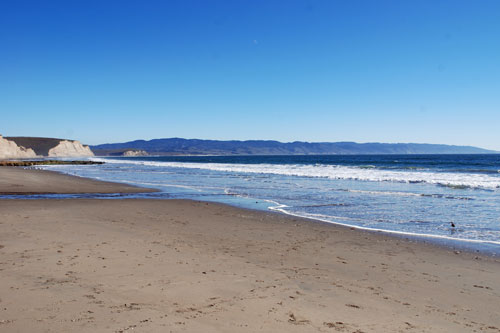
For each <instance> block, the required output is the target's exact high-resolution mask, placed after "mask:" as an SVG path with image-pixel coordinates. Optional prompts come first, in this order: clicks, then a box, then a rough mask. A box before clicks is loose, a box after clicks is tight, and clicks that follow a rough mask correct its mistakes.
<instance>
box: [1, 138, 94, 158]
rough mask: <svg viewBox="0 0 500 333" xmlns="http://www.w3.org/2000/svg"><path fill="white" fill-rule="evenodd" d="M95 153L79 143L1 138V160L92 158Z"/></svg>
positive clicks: (57, 140) (46, 139)
mask: <svg viewBox="0 0 500 333" xmlns="http://www.w3.org/2000/svg"><path fill="white" fill-rule="evenodd" d="M90 156H94V153H93V152H92V151H91V150H90V148H89V146H86V145H83V144H81V143H80V142H79V141H73V140H66V139H56V138H37V137H2V136H0V159H13V158H34V157H90Z"/></svg>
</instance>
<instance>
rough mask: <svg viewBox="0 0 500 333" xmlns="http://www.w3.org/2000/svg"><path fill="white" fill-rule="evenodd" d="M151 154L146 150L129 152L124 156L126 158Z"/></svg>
mask: <svg viewBox="0 0 500 333" xmlns="http://www.w3.org/2000/svg"><path fill="white" fill-rule="evenodd" d="M148 155H149V154H148V153H147V152H146V151H144V150H127V151H126V152H124V153H123V156H126V157H135V156H148Z"/></svg>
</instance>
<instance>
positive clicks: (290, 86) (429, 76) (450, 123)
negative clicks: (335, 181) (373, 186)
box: [0, 0, 500, 150]
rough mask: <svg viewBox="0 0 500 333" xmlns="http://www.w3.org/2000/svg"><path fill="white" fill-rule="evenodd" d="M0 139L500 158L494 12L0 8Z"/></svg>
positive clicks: (82, 4) (212, 4)
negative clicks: (466, 148) (436, 151)
mask: <svg viewBox="0 0 500 333" xmlns="http://www.w3.org/2000/svg"><path fill="white" fill-rule="evenodd" d="M0 134H2V135H4V136H43V137H59V138H69V139H76V140H80V141H82V142H83V143H86V144H99V143H109V142H123V141H130V140H135V139H153V138H168V137H184V138H200V139H220V140H230V139H236V140H247V139H266V140H279V141H285V142H288V141H312V142H324V141H330V142H335V141H356V142H418V143H444V144H455V145H474V146H479V147H483V148H490V149H495V150H500V1H497V0H491V1H487V0H484V1H483V0H477V1H474V0H470V1H464V0H449V1H441V0H430V1H425V0H419V1H409V0H408V1H400V0H398V1H383V0H377V1H372V0H366V1H358V0H349V1H348V0H343V1H340V0H339V1H335V0H328V1H312V0H311V1H294V0H287V1H283V0H274V1H273V0H231V1H218V0H213V1H210V0H199V1H194V0H179V1H167V0H164V1H153V0H147V1H138V0H136V1H128V0H115V1H113V0H107V1H101V0H73V1H67V0H64V1H52V0H44V1H39V0H36V1H24V0H16V1H14V0H4V1H0Z"/></svg>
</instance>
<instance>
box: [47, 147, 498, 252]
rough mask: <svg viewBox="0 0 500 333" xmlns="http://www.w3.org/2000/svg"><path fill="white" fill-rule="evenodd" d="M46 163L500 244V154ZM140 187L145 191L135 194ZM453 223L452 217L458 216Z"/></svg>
mask: <svg viewBox="0 0 500 333" xmlns="http://www.w3.org/2000/svg"><path fill="white" fill-rule="evenodd" d="M93 160H96V161H104V162H106V163H105V164H103V165H81V166H79V165H60V166H45V167H43V168H45V169H50V170H57V171H61V172H65V173H68V174H72V175H77V176H83V177H90V178H95V179H100V180H107V181H117V182H124V183H128V184H133V185H138V186H146V187H152V188H157V189H159V190H160V191H161V192H159V193H152V194H143V195H139V196H143V197H156V198H158V197H160V198H180V199H193V200H205V201H215V202H221V203H227V204H232V205H235V206H239V207H244V208H253V209H260V210H274V211H279V212H282V213H286V214H290V215H295V216H301V217H307V218H313V219H316V220H321V221H324V222H330V223H337V224H343V225H348V226H353V227H357V228H363V229H369V230H376V231H384V232H391V233H395V234H400V235H414V236H419V237H424V238H429V239H440V240H444V241H447V240H448V241H449V240H451V241H456V242H464V243H468V244H472V246H473V247H475V248H478V249H482V248H489V249H490V250H491V249H493V250H492V251H493V252H500V155H363V156H351V155H347V156H346V155H343V156H338V155H329V156H177V157H172V156H168V157H166V156H161V157H130V158H93ZM135 196H137V195H135ZM452 223H453V225H454V227H453V226H452Z"/></svg>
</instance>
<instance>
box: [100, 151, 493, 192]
mask: <svg viewBox="0 0 500 333" xmlns="http://www.w3.org/2000/svg"><path fill="white" fill-rule="evenodd" d="M93 160H95V161H104V162H106V163H116V164H135V165H144V166H152V167H170V168H184V169H202V170H211V171H221V172H233V173H252V174H267V175H285V176H299V177H310V178H329V179H343V180H361V181H373V182H400V183H412V184H418V183H428V184H435V185H440V186H446V187H449V188H452V189H464V188H474V189H489V190H492V189H498V188H500V177H498V176H496V175H488V174H471V173H453V172H428V171H399V170H398V171H396V170H383V169H376V168H366V167H355V166H340V165H325V164H314V165H313V164H229V163H185V162H156V161H154V162H153V161H130V160H126V161H124V160H113V159H99V158H94V159H93Z"/></svg>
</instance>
